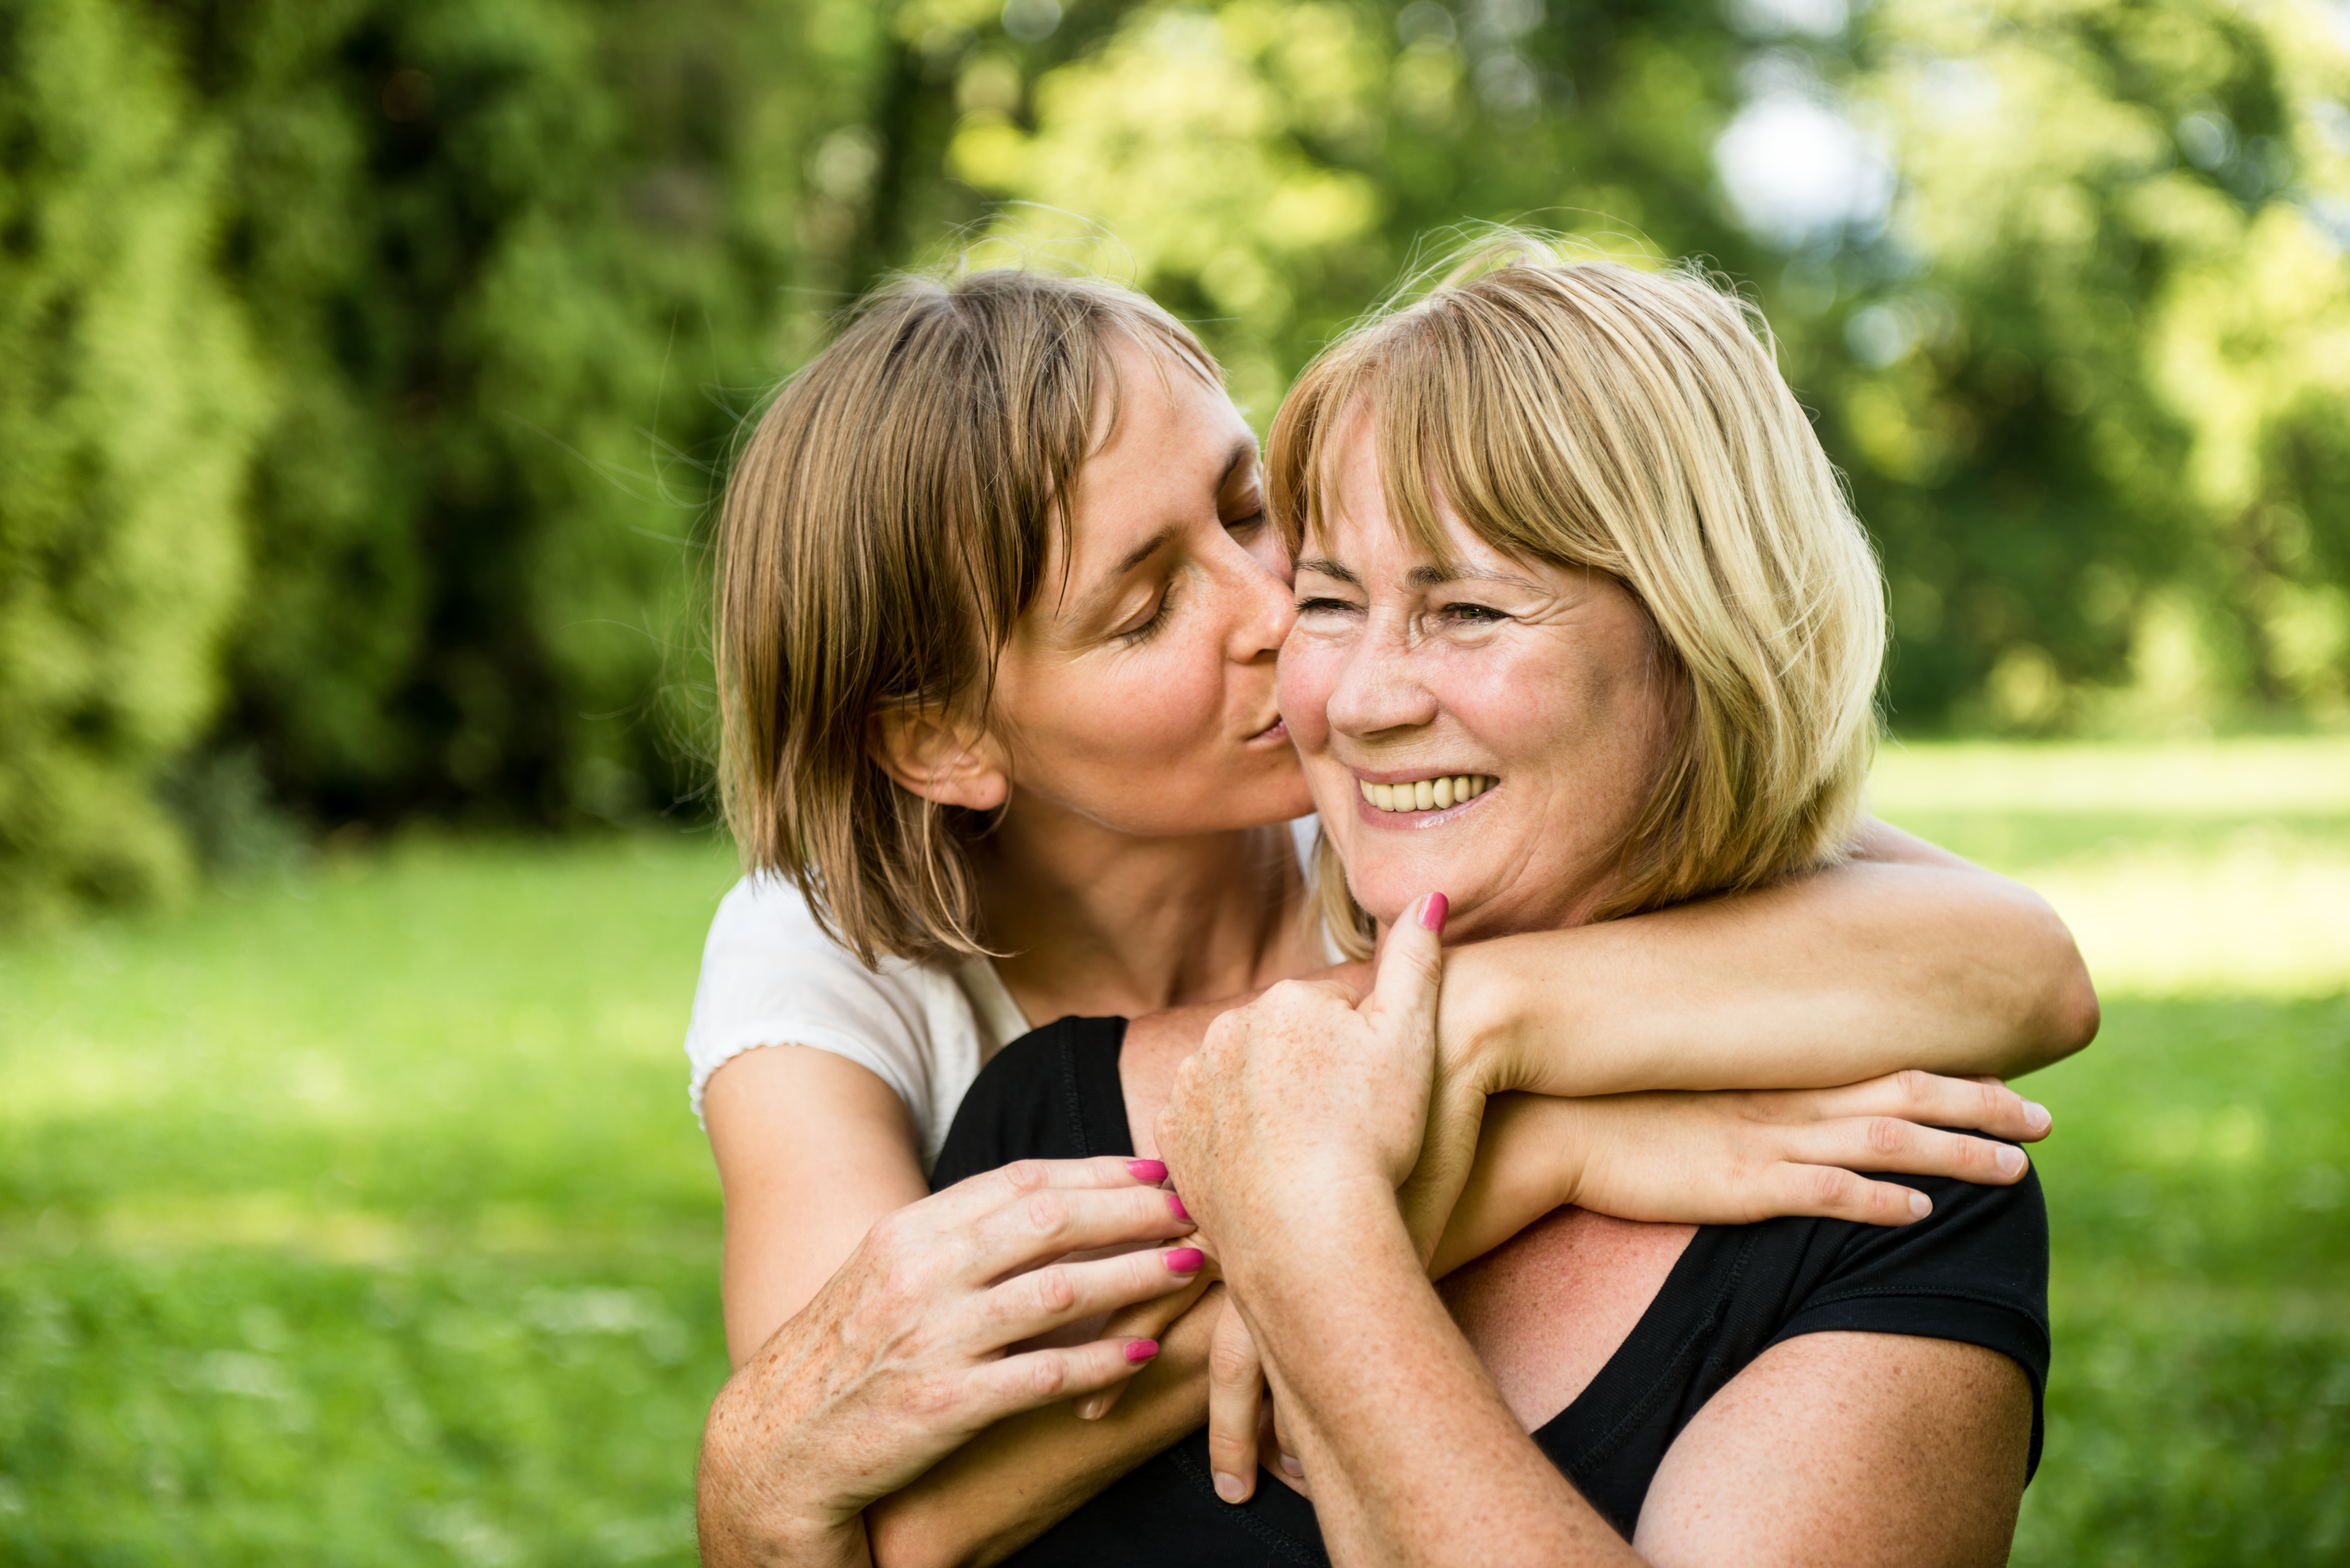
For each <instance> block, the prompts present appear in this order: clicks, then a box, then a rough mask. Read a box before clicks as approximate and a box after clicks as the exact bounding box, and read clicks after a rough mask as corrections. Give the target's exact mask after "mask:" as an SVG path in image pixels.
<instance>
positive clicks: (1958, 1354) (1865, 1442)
mask: <svg viewBox="0 0 2350 1568" xmlns="http://www.w3.org/2000/svg"><path fill="white" fill-rule="evenodd" d="M2031 1442H2032V1386H2031V1384H2030V1383H2029V1382H2028V1381H2027V1380H2026V1379H2025V1377H2024V1375H2023V1369H2022V1367H2020V1366H2016V1364H2015V1363H2014V1362H2012V1361H2010V1360H2009V1359H2008V1358H2007V1357H2006V1356H2004V1355H2001V1354H1999V1352H1997V1351H1995V1350H1986V1349H1984V1348H1983V1347H1982V1346H1981V1345H1960V1344H1958V1343H1956V1342H1955V1341H1951V1340H1946V1339H1913V1338H1910V1337H1908V1336H1907V1335H1902V1334H1805V1335H1804V1337H1802V1338H1801V1339H1794V1340H1789V1341H1788V1342H1787V1343H1786V1344H1784V1345H1774V1346H1773V1347H1772V1348H1771V1349H1770V1350H1768V1351H1765V1352H1764V1353H1763V1355H1761V1356H1760V1357H1758V1358H1757V1359H1756V1360H1755V1361H1754V1363H1753V1364H1752V1366H1748V1367H1747V1368H1746V1370H1745V1371H1743V1372H1742V1373H1740V1374H1739V1375H1738V1376H1736V1377H1735V1378H1733V1379H1731V1383H1730V1385H1729V1386H1727V1387H1725V1388H1723V1389H1722V1390H1721V1393H1719V1394H1717V1395H1715V1396H1714V1397H1712V1398H1711V1400H1709V1401H1708V1402H1707V1404H1706V1407H1705V1408H1704V1409H1703V1410H1701V1411H1700V1412H1699V1413H1698V1416H1697V1418H1696V1419H1695V1420H1693V1421H1691V1422H1690V1424H1689V1427H1688V1428H1687V1429H1685V1430H1684V1431H1683V1432H1682V1433H1681V1435H1680V1437H1679V1438H1678V1439H1677V1440H1676V1441H1675V1442H1674V1444H1673V1446H1672V1449H1671V1451H1669V1453H1667V1454H1666V1456H1665V1462H1664V1463H1663V1464H1662V1465H1661V1466H1659V1468H1658V1470H1657V1479H1656V1480H1655V1481H1654V1482H1653V1483H1652V1484H1651V1486H1650V1487H1649V1489H1648V1501H1647V1503H1646V1505H1645V1506H1644V1507H1643V1508H1642V1509H1641V1511H1640V1522H1639V1526H1638V1529H1637V1530H1636V1531H1635V1532H1634V1533H1633V1537H1632V1544H1633V1546H1634V1547H1635V1548H1636V1549H1637V1550H1638V1552H1639V1554H1640V1556H1641V1557H1642V1558H1643V1559H1645V1560H1646V1561H1648V1562H1649V1563H1658V1564H1660V1565H1670V1568H1680V1565H1681V1564H1692V1565H1694V1564H1699V1563H1726V1562H1738V1563H1753V1564H1756V1565H1757V1568H1768V1565H1771V1564H1781V1563H1783V1564H1786V1565H1788V1568H1794V1565H1795V1564H1798V1563H1820V1562H1832V1563H1844V1564H1850V1565H1852V1568H1862V1565H1875V1564H1883V1565H1884V1568H1897V1565H1898V1568H1908V1565H1910V1564H1916V1565H1918V1568H1995V1565H1997V1564H1999V1563H2005V1562H2006V1561H2007V1553H2008V1547H2009V1544H2010V1543H2011V1542H2012V1539H2013V1537H2014V1534H2015V1515H2016V1510H2017V1508H2018V1507H2019V1506H2020V1505H2021V1504H2022V1500H2023V1481H2024V1465H2025V1460H2026V1458H2027V1455H2028V1453H2029V1451H2030V1449H2031Z"/></svg>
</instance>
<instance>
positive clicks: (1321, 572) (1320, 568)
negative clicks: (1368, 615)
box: [1297, 556, 1543, 593]
mask: <svg viewBox="0 0 2350 1568" xmlns="http://www.w3.org/2000/svg"><path fill="white" fill-rule="evenodd" d="M1297 569H1298V570H1299V571H1300V572H1312V573H1313V574H1314V575H1315V576H1322V577H1329V578H1332V579H1334V580H1336V581H1337V582H1341V583H1344V584H1346V585H1347V587H1352V588H1359V587H1362V586H1363V579H1362V578H1361V577H1359V576H1357V575H1356V574H1355V573H1354V571H1353V570H1352V569H1350V568H1348V567H1346V566H1340V565H1339V564H1338V563H1337V562H1336V561H1333V560H1331V559H1329V558H1328V557H1326V556H1308V557H1307V558H1305V560H1302V561H1300V562H1298V563H1297ZM1404 581H1405V582H1406V583H1408V584H1409V585H1410V586H1411V587H1415V588H1440V587H1443V586H1444V585H1445V584H1447V583H1498V584H1501V585H1502V586H1503V587H1513V588H1529V589H1532V590H1534V592H1536V593H1540V592H1542V591H1543V588H1542V585H1541V584H1540V583H1537V582H1534V581H1532V580H1531V579H1529V578H1526V577H1521V576H1514V575H1513V574H1511V573H1509V572H1495V571H1489V570H1487V569H1486V568H1484V567H1482V566H1464V565H1462V564H1461V563H1460V562H1457V561H1436V562H1432V563H1430V565H1428V566H1414V567H1413V568H1412V569H1411V570H1410V571H1409V572H1407V573H1405V574H1404Z"/></svg>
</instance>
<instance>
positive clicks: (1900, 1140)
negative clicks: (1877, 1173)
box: [1864, 1116, 1916, 1154]
mask: <svg viewBox="0 0 2350 1568" xmlns="http://www.w3.org/2000/svg"><path fill="white" fill-rule="evenodd" d="M1915 1130H1916V1127H1915V1125H1914V1124H1912V1123H1909V1122H1905V1121H1903V1120H1902V1119H1901V1118H1900V1117H1899V1116H1871V1117H1869V1118H1868V1124H1867V1126H1866V1128H1865V1129H1864V1136H1865V1137H1866V1138H1867V1140H1868V1147H1869V1150H1870V1152H1871V1153H1874V1154H1898V1153H1900V1152H1901V1151H1902V1150H1903V1149H1906V1148H1908V1147H1909V1135H1910V1134H1911V1133H1912V1132H1914V1131H1915Z"/></svg>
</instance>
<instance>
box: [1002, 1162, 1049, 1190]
mask: <svg viewBox="0 0 2350 1568" xmlns="http://www.w3.org/2000/svg"><path fill="white" fill-rule="evenodd" d="M1050 1178H1051V1172H1050V1171H1049V1170H1047V1169H1046V1168H1045V1162H1044V1161H1043V1160H1041V1159H1015V1160H1014V1161H1013V1162H1012V1163H1011V1164H1010V1165H1007V1166H1005V1167H1004V1168H1003V1184H1004V1185H1005V1186H1006V1187H1008V1188H1010V1189H1012V1190H1013V1192H1014V1194H1015V1195H1017V1194H1021V1193H1028V1192H1035V1191H1039V1190H1041V1189H1043V1188H1044V1186H1045V1182H1046V1181H1047V1180H1049V1179H1050Z"/></svg>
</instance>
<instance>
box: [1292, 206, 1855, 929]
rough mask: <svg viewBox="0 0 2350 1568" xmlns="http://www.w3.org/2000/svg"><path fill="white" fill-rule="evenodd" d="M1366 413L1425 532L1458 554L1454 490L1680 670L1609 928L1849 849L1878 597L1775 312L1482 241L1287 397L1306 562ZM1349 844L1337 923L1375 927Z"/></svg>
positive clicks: (1468, 508)
mask: <svg viewBox="0 0 2350 1568" xmlns="http://www.w3.org/2000/svg"><path fill="white" fill-rule="evenodd" d="M1358 412H1367V415H1368V417H1369V418H1370V419H1371V420H1372V421H1374V424H1373V430H1374V436H1373V439H1374V440H1375V441H1377V443H1378V454H1379V465H1380V469H1381V472H1382V481H1383V483H1384V486H1385V490H1386V496H1387V502H1388V513H1389V514H1390V515H1392V516H1395V517H1397V518H1399V519H1400V520H1401V524H1402V526H1403V528H1404V530H1405V532H1406V533H1407V534H1408V535H1409V536H1410V537H1411V538H1412V540H1413V541H1414V542H1415V543H1416V544H1418V545H1420V546H1421V547H1423V548H1425V549H1428V550H1429V551H1430V552H1431V553H1432V554H1435V555H1438V556H1441V555H1442V553H1443V549H1442V533H1441V530H1440V525H1439V524H1438V521H1437V517H1436V511H1435V502H1436V498H1438V497H1442V498H1443V500H1444V501H1445V502H1447V503H1449V504H1450V505H1451V507H1452V509H1453V510H1454V511H1455V512H1456V513H1457V514H1458V515H1459V516H1460V518H1461V521H1462V522H1463V523H1464V524H1467V525H1468V527H1469V528H1470V530H1471V532H1473V533H1474V534H1475V535H1477V536H1478V537H1479V538H1481V539H1482V540H1484V541H1485V542H1486V543H1487V544H1489V545H1492V546H1493V547H1494V548H1496V549H1499V550H1503V551H1506V552H1509V553H1511V554H1513V555H1516V556H1521V557H1531V558H1534V559H1540V560H1544V561H1550V562H1554V563H1556V564H1559V565H1563V566H1581V567H1587V568H1590V569H1593V570H1596V571H1601V572H1605V573H1607V575H1608V576H1612V577H1614V578H1615V579H1617V581H1618V582H1620V583H1621V584H1623V585H1624V587H1626V588H1627V590H1629V591H1630V593H1631V594H1632V595H1633V597H1635V598H1637V599H1638V601H1639V602H1640V604H1641V606H1642V607H1643V608H1644V609H1645V610H1646V611H1647V612H1648V618H1649V619H1650V622H1651V623H1652V625H1653V626H1654V628H1656V633H1657V637H1658V639H1659V648H1660V651H1661V652H1662V654H1663V656H1664V658H1665V659H1666V660H1667V661H1668V668H1669V669H1670V670H1673V671H1674V672H1675V673H1676V674H1677V675H1678V676H1679V677H1681V678H1682V679H1681V680H1679V682H1678V684H1679V685H1681V686H1683V687H1684V688H1685V689H1686V693H1687V695H1686V697H1685V699H1684V702H1685V708H1686V711H1685V712H1684V714H1683V716H1682V719H1681V722H1679V726H1678V733H1677V736H1676V738H1675V740H1674V742H1672V744H1671V746H1670V748H1669V752H1668V754H1667V758H1666V761H1665V763H1664V764H1663V766H1662V768H1661V769H1660V771H1659V776H1658V778H1657V780H1656V782H1655V784H1654V786H1653V788H1652V790H1651V793H1650V794H1649V798H1648V803H1647V805H1646V806H1645V807H1644V809H1643V810H1642V812H1641V814H1640V815H1639V817H1638V821H1637V823H1636V824H1635V826H1634V827H1633V829H1632V832H1631V835H1630V836H1629V837H1628V838H1627V841H1626V843H1625V845H1624V846H1623V851H1622V855H1621V858H1620V861H1619V866H1618V873H1619V874H1618V878H1617V886H1616V888H1614V890H1613V891H1612V892H1611V893H1610V894H1609V895H1608V896H1607V898H1605V899H1604V900H1603V901H1602V903H1601V904H1600V905H1599V907H1598V908H1597V909H1596V910H1595V911H1594V914H1593V917H1592V918H1593V919H1611V918H1614V917H1617V916H1621V915H1628V914H1636V913H1638V912H1639V911H1641V910H1643V909H1657V908H1659V907H1661V906H1663V905H1667V904H1673V903H1678V902H1680V901H1681V900H1683V899H1687V898H1696V897H1699V896H1700V895H1702V894H1707V893H1713V892H1720V891H1724V890H1728V889H1733V888H1749V887H1752V886H1754V885H1755V884H1757V883H1760V882H1763V881H1766V880H1768V879H1770V878H1772V877H1778V876H1782V875H1784V874H1786V873H1788V872H1791V871H1796V870H1802V869H1805V868H1808V867H1816V866H1821V865H1825V864H1827V863H1829V862H1832V861H1834V860H1835V859H1837V858H1838V857H1841V856H1842V855H1843V854H1844V852H1845V850H1846V844H1847V841H1848V840H1849V838H1850V836H1851V833H1852V829H1853V825H1854V821H1855V819H1856V815H1858V811H1859V802H1860V791H1861V784H1862V781H1863V779H1864V778H1865V777H1866V774H1867V771H1868V763H1869V759H1870V757H1871V755H1872V753H1873V750H1874V747H1875V743H1876V737H1877V726H1876V714H1875V709H1874V706H1873V698H1874V696H1875V692H1876V689H1877V675H1878V670H1879V667H1880V664H1881V662H1882V659H1883V657H1884V648H1885V610H1884V588H1883V584H1882V581H1881V579H1880V577H1879V576H1878V573H1877V560H1876V557H1875V556H1874V555H1873V554H1872V553H1871V552H1870V549H1869V546H1868V541H1867V539H1866V536H1865V535H1864V534H1863V533H1862V531H1861V526H1860V523H1859V520H1858V519H1857V518H1856V517H1855V516H1854V515H1853V512H1852V508H1851V506H1850V504H1848V503H1847V502H1846V498H1845V493H1844V489H1843V486H1842V484H1841V483H1840V482H1839V480H1838V477H1837V475H1836V472H1835V469H1834V468H1833V467H1831V466H1830V464H1829V462H1828V460H1827V455H1826V453H1825V452H1822V451H1821V450H1820V443H1819V441H1818V439H1817V437H1816V436H1814V433H1813V431H1812V427H1811V422H1810V421H1808V420H1807V419H1806V418H1805V417H1804V410H1803V409H1802V407H1801V406H1800V405H1799V404H1797V403H1796V401H1795V399H1794V393H1792V392H1791V391H1790V390H1789V389H1788V388H1787V384H1786V382H1785V381H1784V380H1783V379H1782V378H1781V377H1780V375H1779V370H1778V365H1777V361H1776V359H1775V358H1774V356H1773V346H1772V339H1771V336H1770V328H1769V327H1768V326H1767V325H1766V324H1765V323H1764V322H1763V320H1762V318H1761V317H1760V315H1759V314H1758V313H1756V312H1754V311H1753V310H1752V308H1751V307H1749V306H1745V305H1744V304H1743V302H1742V301H1740V300H1738V299H1736V298H1734V297H1731V296H1725V295H1724V294H1723V293H1721V292H1720V291H1718V290H1716V289H1714V288H1712V287H1710V286H1708V285H1707V284H1706V282H1704V281H1703V280H1702V279H1701V278H1700V277H1698V276H1694V275H1689V274H1687V273H1665V274H1658V273H1649V272H1639V271H1636V270H1634V269H1632V268H1630V267H1627V266H1623V265H1616V264H1613V263H1607V262H1563V261H1562V260H1561V257H1560V253H1559V251H1558V248H1557V246H1556V244H1555V243H1554V242H1551V241H1549V240H1547V239H1545V238H1543V237H1541V236H1535V235H1526V234H1512V233H1509V232H1506V231H1504V232H1503V233H1502V234H1500V235H1499V236H1498V237H1487V238H1484V239H1482V240H1481V241H1479V242H1477V243H1476V244H1473V245H1471V247H1470V248H1469V249H1468V250H1467V251H1466V252H1465V253H1464V254H1462V255H1461V257H1460V259H1459V260H1457V261H1456V262H1454V263H1453V264H1451V268H1450V273H1449V275H1447V276H1446V277H1445V278H1444V281H1442V282H1441V283H1440V284H1439V285H1437V286H1435V287H1434V288H1433V289H1432V290H1430V292H1429V293H1427V294H1426V295H1425V296H1423V297H1421V298H1419V300H1418V301H1417V302H1415V303H1412V304H1410V305H1409V306H1405V307H1403V308H1400V309H1398V310H1394V311H1391V312H1390V313H1388V314H1387V315H1385V316H1384V317H1378V318H1375V319H1374V320H1373V321H1372V323H1371V324H1370V325H1368V326H1367V327H1363V328H1361V329H1359V330H1357V332H1356V333H1354V334H1353V335H1352V336H1350V337H1347V338H1345V339H1343V340H1341V341H1340V342H1339V343H1337V344H1336V345H1334V346H1333V347H1332V348H1329V349H1328V350H1326V352H1325V353H1324V354H1323V355H1322V357H1321V358H1318V359H1317V360H1315V363H1314V364H1313V365H1312V366H1310V367H1309V368H1308V369H1307V370H1306V371H1305V375H1304V376H1303V377H1301V378H1300V379H1299V380H1298V382H1297V384H1296V386H1295V388H1294V389H1292V390H1291V392H1290V395H1289V398H1288V400H1287V401H1286V402H1284V404H1283V405H1282V409H1281V412H1280V414H1279V415H1278V416H1277V417H1276V418H1275V420H1274V427H1273V439H1272V450H1271V455H1270V459H1269V464H1268V466H1269V469H1270V473H1269V481H1270V490H1271V502H1272V511H1273V515H1274V519H1275V521H1276V522H1277V524H1278V525H1279V526H1280V527H1281V528H1282V529H1283V530H1284V533H1285V534H1286V535H1288V537H1289V540H1290V543H1291V547H1292V548H1293V549H1295V548H1296V547H1297V545H1299V543H1300V542H1301V541H1302V540H1303V539H1304V538H1305V536H1308V535H1316V534H1318V533H1319V532H1320V530H1321V529H1322V528H1323V526H1324V520H1325V517H1326V504H1325V499H1324V496H1323V486H1324V483H1325V481H1326V475H1327V473H1328V467H1327V465H1328V463H1329V462H1330V461H1331V458H1332V455H1333V452H1334V449H1335V447H1336V445H1337V443H1338V442H1339V441H1343V440H1345V439H1347V434H1348V432H1349V431H1351V430H1352V429H1353V428H1354V424H1355V420H1356V418H1357V413H1358ZM1333 858H1334V857H1332V856H1331V855H1329V854H1328V853H1327V852H1326V853H1325V856H1324V864H1323V866H1322V868H1321V875H1320V876H1319V877H1318V878H1317V879H1318V881H1319V884H1320V887H1321V891H1322V898H1323V913H1324V915H1325V916H1326V919H1328V923H1329V925H1330V929H1332V930H1333V931H1334V932H1336V933H1338V934H1339V935H1340V936H1341V938H1342V939H1344V938H1346V937H1347V936H1349V935H1352V936H1353V937H1354V938H1355V939H1357V941H1359V940H1360V939H1361V938H1362V937H1363V936H1364V934H1365V924H1364V917H1363V915H1362V912H1361V911H1360V910H1359V909H1357V908H1356V906H1355V905H1354V902H1353V900H1352V898H1350V897H1349V896H1348V895H1347V891H1346V888H1345V883H1344V880H1343V877H1339V876H1337V875H1334V874H1333V872H1334V871H1335V870H1336V867H1333V866H1332V865H1331V864H1330V863H1329V862H1330V861H1331V860H1332V859H1333Z"/></svg>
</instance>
